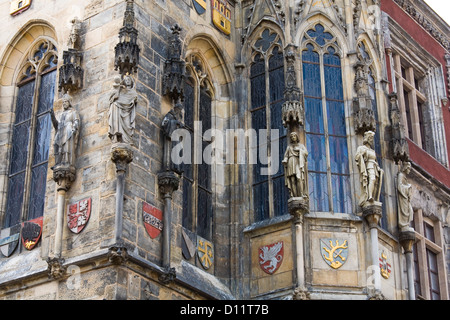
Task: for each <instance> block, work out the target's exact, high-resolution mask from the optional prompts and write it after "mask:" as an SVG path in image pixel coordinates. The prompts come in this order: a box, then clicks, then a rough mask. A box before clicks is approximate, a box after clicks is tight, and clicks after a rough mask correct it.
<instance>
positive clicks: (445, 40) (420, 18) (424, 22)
mask: <svg viewBox="0 0 450 320" xmlns="http://www.w3.org/2000/svg"><path fill="white" fill-rule="evenodd" d="M394 2H395V3H397V4H398V5H399V6H400V8H402V9H403V10H404V11H405V12H406V13H408V14H409V15H410V16H411V17H412V18H413V19H414V20H415V21H416V22H417V23H418V24H419V25H421V26H422V27H423V28H424V29H425V30H426V31H427V32H428V33H429V34H430V35H431V36H432V37H433V38H434V39H436V41H437V42H439V43H440V44H441V45H442V46H443V47H444V48H445V49H447V50H448V51H450V40H449V37H448V36H447V35H444V34H442V33H441V32H439V31H438V30H437V29H436V27H435V26H433V24H432V23H431V22H430V20H428V19H427V18H426V17H425V15H424V14H422V13H421V12H419V11H418V10H417V8H416V6H415V5H414V4H413V2H412V1H410V0H394Z"/></svg>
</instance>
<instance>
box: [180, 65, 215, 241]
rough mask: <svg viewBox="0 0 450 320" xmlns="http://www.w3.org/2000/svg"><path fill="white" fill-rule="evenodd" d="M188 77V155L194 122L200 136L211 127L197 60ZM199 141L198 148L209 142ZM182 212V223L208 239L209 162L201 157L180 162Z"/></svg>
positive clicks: (206, 87)
mask: <svg viewBox="0 0 450 320" xmlns="http://www.w3.org/2000/svg"><path fill="white" fill-rule="evenodd" d="M192 66H193V69H190V68H189V70H190V71H189V74H190V76H189V77H188V78H187V80H186V82H185V101H184V121H185V126H186V128H187V130H189V131H190V133H191V137H192V144H191V148H192V150H191V155H194V148H195V146H194V143H193V142H194V140H193V139H194V138H193V137H194V123H195V121H199V122H200V123H201V127H202V132H201V134H202V136H204V134H205V132H206V131H207V130H209V129H211V126H212V123H211V120H212V113H211V108H212V96H211V93H210V90H209V89H210V85H209V82H208V80H207V79H206V78H205V76H206V74H205V73H203V67H202V63H201V62H200V60H193V61H192ZM210 143H211V142H210V141H205V140H202V151H203V150H205V148H206V147H207V146H208V145H209V144H210ZM183 171H184V172H183V213H182V225H183V227H184V228H186V229H188V230H190V231H192V232H195V233H196V234H198V235H199V236H201V237H202V238H205V239H208V240H212V222H213V203H212V185H211V174H212V172H211V165H210V164H208V163H206V162H205V161H204V159H202V161H201V163H198V164H196V163H194V157H192V164H183Z"/></svg>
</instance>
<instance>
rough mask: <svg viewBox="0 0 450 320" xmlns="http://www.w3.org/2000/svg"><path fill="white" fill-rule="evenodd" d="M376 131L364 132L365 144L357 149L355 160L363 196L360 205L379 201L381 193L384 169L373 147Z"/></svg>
mask: <svg viewBox="0 0 450 320" xmlns="http://www.w3.org/2000/svg"><path fill="white" fill-rule="evenodd" d="M374 136H375V133H374V132H373V131H367V132H365V133H364V140H363V145H362V146H360V147H358V149H357V151H356V156H355V161H356V164H357V165H358V171H359V181H360V184H361V196H360V200H359V205H360V206H361V207H364V206H366V205H370V204H374V203H378V201H379V199H380V194H381V185H382V182H383V175H384V171H383V169H381V168H380V166H379V165H378V162H377V155H376V153H375V150H374V149H373V144H374Z"/></svg>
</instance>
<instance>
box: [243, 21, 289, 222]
mask: <svg viewBox="0 0 450 320" xmlns="http://www.w3.org/2000/svg"><path fill="white" fill-rule="evenodd" d="M253 49H254V50H253V60H252V64H251V67H250V93H251V99H250V111H251V126H252V129H253V130H256V133H257V136H258V139H259V140H258V144H257V145H258V149H259V150H258V161H257V163H256V164H254V165H253V172H252V173H253V175H252V176H253V184H252V189H253V209H254V219H255V221H262V220H264V219H269V218H272V217H275V216H280V215H283V214H286V213H287V200H288V192H287V189H286V187H285V183H284V172H283V166H282V165H281V161H282V156H283V152H284V151H283V150H285V149H286V147H287V138H286V134H287V132H286V129H285V128H284V127H283V122H282V117H281V109H282V105H283V102H284V100H283V99H284V87H285V82H284V55H283V51H282V50H283V49H282V43H281V39H280V38H279V36H278V35H277V34H276V33H274V32H271V31H270V30H269V29H265V30H264V31H263V32H262V34H261V37H260V38H259V39H258V40H257V41H256V42H255V44H254V46H253ZM260 130H267V131H266V133H267V134H266V135H265V136H264V133H265V132H264V131H260ZM274 130H278V136H279V141H278V143H279V145H278V158H275V156H276V155H275V153H276V151H277V150H271V142H270V139H271V138H267V139H266V137H272V133H274ZM261 155H263V158H264V156H265V155H267V158H269V157H270V156H272V159H273V161H277V162H278V164H279V166H278V171H277V172H272V171H274V170H270V172H269V173H271V174H269V175H268V174H266V172H264V170H261V169H262V168H267V166H268V165H269V164H268V162H267V161H264V160H266V159H262V158H261Z"/></svg>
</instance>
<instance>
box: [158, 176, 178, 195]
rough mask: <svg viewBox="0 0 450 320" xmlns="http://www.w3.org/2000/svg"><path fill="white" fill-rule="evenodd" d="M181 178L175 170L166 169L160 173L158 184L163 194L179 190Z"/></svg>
mask: <svg viewBox="0 0 450 320" xmlns="http://www.w3.org/2000/svg"><path fill="white" fill-rule="evenodd" d="M179 184H180V178H179V177H178V176H177V174H176V173H175V172H173V171H165V172H161V173H159V174H158V186H159V190H160V191H161V193H162V194H164V195H165V194H170V195H171V194H172V193H173V192H174V191H176V190H178V186H179Z"/></svg>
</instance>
